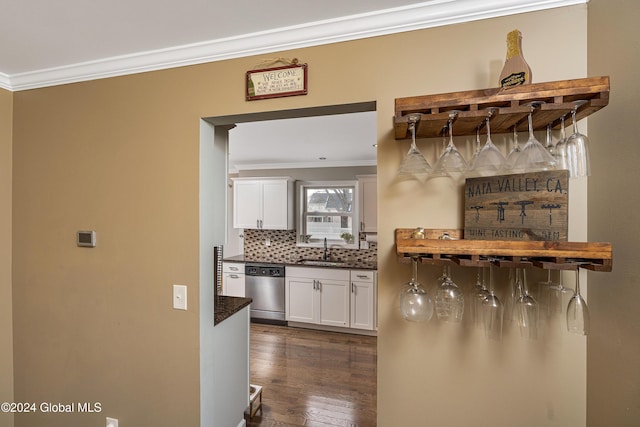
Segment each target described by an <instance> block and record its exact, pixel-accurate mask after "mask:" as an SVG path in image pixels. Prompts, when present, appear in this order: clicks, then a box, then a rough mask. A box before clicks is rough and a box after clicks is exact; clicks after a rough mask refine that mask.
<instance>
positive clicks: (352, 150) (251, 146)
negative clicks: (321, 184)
mask: <svg viewBox="0 0 640 427" xmlns="http://www.w3.org/2000/svg"><path fill="white" fill-rule="evenodd" d="M376 129H377V125H376V113H375V111H368V112H364V113H351V114H335V115H328V116H316V117H302V118H296V119H282V120H268V121H259V122H248V123H239V124H238V125H237V127H235V128H233V129H231V130H230V131H229V170H230V171H231V172H236V171H241V170H256V169H290V168H313V167H341V166H375V164H376V148H375V146H374V145H375V144H376Z"/></svg>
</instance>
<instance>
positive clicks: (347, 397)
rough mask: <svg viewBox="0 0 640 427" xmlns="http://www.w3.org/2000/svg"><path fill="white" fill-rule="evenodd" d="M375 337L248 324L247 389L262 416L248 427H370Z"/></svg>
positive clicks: (373, 419)
mask: <svg viewBox="0 0 640 427" xmlns="http://www.w3.org/2000/svg"><path fill="white" fill-rule="evenodd" d="M376 341H377V339H376V337H369V336H361V335H352V334H341V333H336V332H324V331H314V330H307V329H302V328H292V327H285V326H275V325H265V324H259V323H252V324H251V344H250V364H251V383H252V384H257V385H261V386H262V387H263V388H262V411H258V413H257V414H256V415H255V416H254V417H253V418H252V419H248V418H247V427H374V426H375V425H376V398H377V396H376V375H377V368H376V364H377V352H376Z"/></svg>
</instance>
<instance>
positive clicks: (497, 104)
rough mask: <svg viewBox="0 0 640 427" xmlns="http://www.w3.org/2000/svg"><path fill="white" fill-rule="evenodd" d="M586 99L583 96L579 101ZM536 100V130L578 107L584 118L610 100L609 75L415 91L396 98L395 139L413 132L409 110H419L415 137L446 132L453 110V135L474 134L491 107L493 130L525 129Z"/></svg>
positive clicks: (579, 115)
mask: <svg viewBox="0 0 640 427" xmlns="http://www.w3.org/2000/svg"><path fill="white" fill-rule="evenodd" d="M578 101H583V102H578ZM532 103H540V105H539V106H538V107H537V108H536V109H535V111H534V114H533V128H534V130H542V129H546V127H547V125H549V124H551V126H552V128H553V129H559V128H560V122H561V118H562V117H565V125H567V126H568V125H570V124H571V123H572V118H571V114H570V113H571V111H573V109H574V108H577V111H576V120H581V119H583V118H585V117H587V116H589V115H590V114H593V113H594V112H596V111H598V110H599V109H601V108H603V107H605V106H606V105H607V104H608V103H609V77H608V76H603V77H591V78H584V79H574V80H560V81H555V82H547V83H534V84H526V85H521V86H515V87H511V88H506V89H501V88H490V89H481V90H471V91H465V92H451V93H444V94H439V95H425V96H413V97H409V98H397V99H396V100H395V116H394V131H395V139H407V138H411V134H410V132H409V126H408V124H409V116H411V115H412V114H416V113H419V114H420V120H419V122H418V125H417V128H416V137H418V138H434V137H439V136H442V130H443V128H445V127H446V125H447V121H448V120H449V116H450V113H451V111H457V112H458V113H457V114H456V116H455V119H454V127H453V128H454V136H463V135H475V134H476V130H477V129H478V127H479V126H480V125H481V124H482V123H483V122H484V120H485V118H486V117H487V116H488V115H489V112H490V111H491V131H492V133H508V132H512V131H513V127H514V126H516V129H518V130H519V131H523V130H526V129H527V126H528V124H527V115H528V114H529V112H530V111H531V104H532Z"/></svg>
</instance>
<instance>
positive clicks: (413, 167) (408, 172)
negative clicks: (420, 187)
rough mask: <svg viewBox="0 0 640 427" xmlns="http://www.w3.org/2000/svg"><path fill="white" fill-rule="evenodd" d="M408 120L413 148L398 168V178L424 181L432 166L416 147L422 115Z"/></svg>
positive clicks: (415, 115) (411, 116) (414, 115)
mask: <svg viewBox="0 0 640 427" xmlns="http://www.w3.org/2000/svg"><path fill="white" fill-rule="evenodd" d="M408 120H409V130H410V131H411V147H410V148H409V152H408V153H407V155H406V156H405V158H404V159H403V160H402V163H401V164H400V167H399V168H398V176H400V177H403V178H417V179H419V180H424V179H425V178H426V176H428V174H429V172H430V171H431V165H430V164H429V162H428V161H427V159H425V158H424V156H423V155H422V153H421V152H420V150H418V147H417V146H416V126H417V123H418V121H419V120H420V114H412V115H410V116H409V118H408Z"/></svg>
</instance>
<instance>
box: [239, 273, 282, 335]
mask: <svg viewBox="0 0 640 427" xmlns="http://www.w3.org/2000/svg"><path fill="white" fill-rule="evenodd" d="M244 277H245V290H246V292H245V295H246V296H247V297H248V298H252V299H253V302H252V303H251V320H253V321H257V322H265V323H276V324H286V322H285V313H284V300H285V298H284V265H274V264H246V265H245V267H244Z"/></svg>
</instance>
